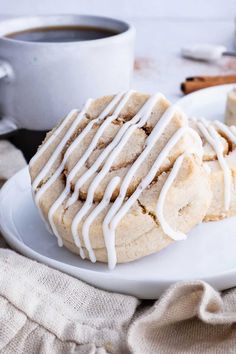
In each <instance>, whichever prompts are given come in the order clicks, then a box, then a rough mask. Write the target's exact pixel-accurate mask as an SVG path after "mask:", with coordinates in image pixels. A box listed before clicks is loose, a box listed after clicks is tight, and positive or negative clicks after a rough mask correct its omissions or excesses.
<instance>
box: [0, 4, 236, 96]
mask: <svg viewBox="0 0 236 354" xmlns="http://www.w3.org/2000/svg"><path fill="white" fill-rule="evenodd" d="M47 13H86V14H100V15H106V16H112V17H118V18H123V19H126V20H128V21H130V22H132V23H133V24H134V25H135V27H136V29H137V39H136V66H135V67H136V70H135V72H134V80H133V87H134V88H137V89H140V90H143V91H149V92H153V91H159V90H160V91H163V92H164V93H165V94H167V95H168V96H169V97H170V98H172V99H173V100H175V99H176V98H178V97H179V96H180V95H181V93H180V90H179V86H180V83H181V81H183V80H184V79H185V78H186V77H187V76H193V75H211V74H218V73H222V74H228V73H231V72H236V59H232V58H225V59H222V60H220V61H219V62H217V63H215V64H204V63H198V62H193V61H190V60H184V59H182V58H181V57H180V55H179V53H180V48H181V46H183V45H186V44H190V43H196V42H209V43H218V44H223V45H225V46H227V47H228V48H229V49H232V48H233V47H234V37H235V36H234V33H235V26H234V19H235V17H236V0H164V1H163V0H162V1H160V0H0V16H1V17H2V18H4V17H5V16H19V15H31V14H47Z"/></svg>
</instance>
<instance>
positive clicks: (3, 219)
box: [0, 168, 236, 299]
mask: <svg viewBox="0 0 236 354" xmlns="http://www.w3.org/2000/svg"><path fill="white" fill-rule="evenodd" d="M0 225H1V231H2V233H3V235H4V236H5V239H6V240H7V242H8V243H9V244H10V245H11V246H12V247H13V248H15V249H16V250H18V251H19V252H20V253H22V254H24V255H26V256H28V257H31V258H33V259H36V260H38V261H40V262H43V263H45V264H48V265H49V266H52V267H54V268H57V269H59V270H62V271H64V272H66V273H68V274H71V275H73V276H75V277H77V278H79V279H82V280H84V281H86V282H88V283H90V284H93V285H95V286H97V287H99V288H102V289H106V290H111V291H116V292H121V293H126V294H130V295H135V296H137V297H139V298H154V299H155V298H157V297H159V296H160V294H161V293H162V292H163V291H164V290H165V289H166V288H167V287H168V286H169V285H170V284H171V283H173V282H176V281H177V280H187V279H204V280H206V281H208V282H210V283H211V284H212V285H214V286H215V287H216V288H218V289H226V288H228V287H231V286H234V285H236V257H235V254H236V218H230V219H227V220H224V221H220V222H214V223H213V222H212V223H208V224H202V225H199V226H197V227H196V228H195V229H194V230H193V231H192V232H191V234H190V235H189V237H188V239H187V240H186V241H183V242H176V243H174V244H172V245H171V246H169V247H168V248H166V249H164V250H162V251H161V252H159V253H158V254H155V255H151V256H147V257H145V258H143V259H140V260H138V261H134V262H131V263H127V264H120V265H118V266H117V267H116V269H115V270H114V271H109V270H108V269H107V267H106V265H104V264H101V263H100V264H99V263H96V264H92V263H90V262H89V261H84V260H81V259H80V258H79V257H78V256H75V255H73V254H72V253H70V252H69V251H67V250H66V249H65V248H59V247H58V246H57V242H56V238H55V237H54V236H52V235H51V234H49V233H48V232H47V230H46V228H45V226H44V224H43V222H42V221H41V219H40V217H39V214H38V211H37V209H36V207H35V205H34V203H33V200H32V196H31V188H30V180H29V173H28V168H24V169H23V170H21V171H20V172H18V173H17V174H16V175H15V176H14V177H12V178H11V179H10V180H9V181H8V182H7V183H6V184H5V185H4V187H3V188H2V190H1V193H0Z"/></svg>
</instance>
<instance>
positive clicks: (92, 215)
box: [31, 91, 203, 269]
mask: <svg viewBox="0 0 236 354" xmlns="http://www.w3.org/2000/svg"><path fill="white" fill-rule="evenodd" d="M133 92H134V91H129V92H127V93H126V94H123V93H121V94H118V95H116V96H115V97H114V98H113V99H112V100H111V102H110V103H109V104H108V105H107V106H106V108H105V109H104V110H103V112H102V113H101V114H100V115H99V117H98V118H96V119H94V120H92V121H90V122H89V123H88V124H87V125H86V127H85V128H84V129H83V130H82V131H81V133H80V134H79V135H78V136H77V137H76V139H75V140H74V141H73V142H72V144H71V145H70V146H69V147H68V148H67V150H66V152H65V155H64V157H63V160H62V162H61V163H60V165H59V166H58V167H57V169H56V170H55V172H54V173H52V175H51V176H50V177H49V178H48V180H47V182H46V183H44V184H43V185H42V187H41V188H40V189H39V190H38V191H37V192H36V194H35V200H36V203H37V204H38V203H39V200H40V198H41V196H42V195H43V193H45V191H46V190H47V189H48V188H49V187H50V186H51V185H52V184H53V183H54V182H55V181H56V180H57V178H60V175H61V173H62V172H63V170H64V168H65V165H66V162H67V160H68V158H69V156H70V155H71V154H72V152H73V151H74V149H75V148H76V147H77V146H78V144H80V143H81V142H82V140H83V139H84V138H85V137H86V135H87V134H88V133H89V132H90V131H91V129H92V128H93V126H94V124H96V123H98V122H99V121H103V120H104V121H103V122H102V124H101V125H100V126H99V128H98V130H97V132H96V133H95V135H94V137H93V138H92V141H91V143H90V145H89V146H88V148H87V149H86V150H85V152H84V154H83V155H82V157H81V158H80V159H79V161H78V162H77V163H76V164H75V166H74V167H73V168H72V170H71V171H70V173H69V174H68V176H67V180H66V186H65V188H64V190H63V191H62V193H61V194H60V195H59V197H58V198H57V200H56V201H55V202H54V203H53V204H52V206H51V207H50V210H49V213H48V220H49V223H50V225H51V228H52V230H53V232H54V234H55V235H56V237H57V239H58V244H59V245H60V246H62V244H63V243H62V239H61V238H60V235H59V233H58V231H57V229H56V226H55V224H54V220H53V219H54V216H55V212H56V211H57V209H58V208H59V207H60V206H61V205H62V203H63V202H64V201H65V200H66V198H68V196H69V194H70V193H71V188H70V187H71V182H72V180H73V179H74V178H75V176H76V174H77V173H78V172H79V171H80V170H81V168H82V167H83V166H84V164H85V162H86V161H87V159H88V158H89V156H90V155H91V153H92V152H93V150H94V149H95V148H96V146H97V144H98V142H99V139H100V138H101V136H102V134H103V133H104V131H105V129H106V128H107V127H108V126H109V124H110V123H111V122H112V121H113V120H115V119H117V118H118V116H119V115H120V113H121V111H122V109H123V108H124V106H125V105H126V103H127V102H128V100H129V98H130V96H131V95H132V94H133ZM163 97H164V96H163V95H161V94H159V93H158V94H155V95H153V96H151V97H150V98H149V99H148V100H147V101H146V102H145V104H144V105H143V106H142V107H141V109H140V110H139V111H138V113H137V114H136V115H135V116H134V117H133V118H132V119H131V120H129V121H127V122H125V123H124V124H123V125H122V126H121V128H120V129H119V131H118V132H117V134H116V135H115V137H114V138H113V140H112V142H111V143H109V144H108V145H107V146H106V148H105V149H103V151H102V152H101V154H100V155H99V156H98V157H97V159H96V160H95V162H94V163H93V164H92V165H91V166H90V168H89V169H88V170H87V171H86V172H85V173H83V174H82V175H81V176H80V177H79V178H78V180H77V181H76V183H75V187H74V191H73V193H72V195H71V196H70V198H69V199H68V200H67V203H66V207H69V206H70V205H72V204H73V203H75V202H76V201H77V200H78V197H79V190H80V188H81V187H82V186H83V184H84V183H85V182H87V180H88V179H89V178H90V177H91V176H93V175H95V173H96V172H97V171H98V170H99V169H100V168H101V169H100V170H99V172H98V173H97V174H96V175H95V177H94V178H93V180H92V182H91V184H90V186H89V188H88V192H87V198H86V200H85V202H84V204H83V206H82V207H81V208H80V210H79V211H78V212H77V213H76V215H75V217H74V218H73V221H72V225H71V231H72V235H73V239H74V242H75V244H76V246H77V247H78V248H79V250H80V255H81V257H82V258H84V257H85V254H84V250H83V248H82V245H81V241H80V235H79V234H78V226H79V224H80V222H81V220H82V219H83V218H84V217H85V218H84V220H83V226H82V235H81V236H82V237H83V242H84V246H85V248H86V250H87V251H88V254H89V257H90V259H91V261H92V262H95V261H96V257H95V254H94V251H93V249H92V247H91V243H90V235H89V231H90V227H91V225H92V223H93V221H94V220H95V219H96V217H98V215H99V214H100V213H101V212H102V211H104V210H105V209H107V207H108V205H109V203H110V200H111V197H112V195H113V193H114V191H115V190H116V188H117V186H118V185H119V183H120V181H121V179H120V177H118V176H115V177H114V178H112V179H111V181H110V182H109V183H108V186H107V187H106V190H105V193H104V196H103V198H102V200H101V201H100V202H99V203H98V204H97V205H94V194H95V191H96V189H97V187H98V186H99V184H100V182H101V181H102V179H103V178H104V177H105V176H106V174H107V173H108V172H109V170H110V168H111V166H112V164H113V163H114V161H115V159H116V158H117V156H118V155H119V154H120V152H121V151H122V149H123V147H124V146H125V144H127V142H128V141H129V138H130V137H131V135H132V134H133V132H134V131H135V130H136V129H137V128H141V127H142V126H144V125H145V124H146V123H147V121H148V119H149V118H150V115H151V112H152V110H153V108H154V106H155V105H156V103H157V102H158V100H160V99H162V98H163ZM91 101H92V100H91V99H90V100H88V101H87V103H86V104H85V106H84V108H83V110H82V111H81V112H80V113H79V114H78V116H77V117H76V118H75V120H74V121H73V123H72V124H71V126H70V127H69V129H68V130H67V132H66V133H65V135H64V137H63V138H62V140H61V142H60V143H59V145H58V146H57V147H56V149H55V151H54V152H53V153H52V155H51V157H50V158H49V160H48V161H47V163H46V164H45V166H44V167H43V168H42V170H41V171H40V173H39V174H38V176H37V177H36V178H35V180H34V183H33V188H34V189H35V190H36V189H37V186H38V184H39V183H40V182H41V181H42V179H43V178H45V176H47V174H48V173H49V172H50V169H51V167H52V165H53V164H54V162H55V161H56V160H57V158H58V157H59V155H60V153H61V151H62V149H63V148H64V147H65V146H66V143H67V141H68V140H69V139H70V138H71V136H72V135H73V134H74V131H75V130H76V127H77V126H78V124H79V123H80V121H81V120H82V119H83V117H84V115H85V114H86V111H87V109H88V107H89V106H90V104H91ZM115 106H116V108H115ZM114 108H115V110H114V113H113V114H112V115H111V116H108V114H109V113H110V112H111V111H112V110H113V109H114ZM178 110H179V108H177V107H175V106H172V107H170V108H168V109H167V110H166V112H165V113H164V114H163V115H162V117H161V118H160V120H159V121H158V123H157V124H156V125H155V127H154V128H153V130H152V132H151V134H150V135H149V136H148V138H147V139H146V143H145V147H144V150H143V151H142V153H141V154H140V155H139V156H138V158H137V159H136V160H135V161H134V163H133V164H132V165H131V167H130V168H129V170H128V172H127V173H126V175H125V177H124V179H123V180H122V182H121V186H120V190H119V195H118V197H117V198H116V199H115V201H114V202H113V204H112V205H111V207H110V208H109V210H108V212H107V213H106V216H105V218H104V220H103V225H102V226H103V233H104V241H105V245H106V249H107V254H108V264H109V268H110V269H112V268H114V266H115V264H116V251H115V231H116V227H117V225H118V223H119V222H120V220H121V219H122V218H123V217H124V215H125V214H126V213H127V212H128V210H129V209H130V208H131V207H132V205H133V204H134V203H135V202H136V201H137V200H138V198H139V196H140V194H141V193H142V192H143V190H144V189H145V188H147V186H148V185H149V184H150V183H151V182H152V180H153V179H154V178H155V176H156V174H157V172H158V170H160V167H161V165H162V164H163V162H164V161H165V159H166V158H167V157H168V155H169V153H170V151H171V150H172V149H173V147H174V146H175V145H176V143H177V142H178V141H179V140H180V139H181V138H182V137H183V136H184V135H185V134H186V133H188V134H190V135H192V137H193V144H191V151H190V153H194V154H195V155H198V156H199V157H200V158H202V154H203V150H202V142H201V139H200V137H199V136H198V134H197V133H196V132H195V131H194V130H193V129H191V128H189V127H188V125H187V120H186V122H185V124H186V125H185V126H183V127H181V128H180V129H179V130H178V131H177V132H175V133H174V134H173V136H172V137H171V138H170V139H169V141H168V142H167V144H166V146H165V147H164V148H163V149H162V151H161V152H160V153H159V155H158V156H157V158H156V160H155V162H154V163H153V165H152V167H151V169H150V171H149V172H148V174H147V175H146V176H145V177H144V178H143V180H142V181H141V182H140V184H139V185H138V187H137V188H136V190H135V191H134V192H133V194H132V195H131V196H130V197H129V198H128V199H127V200H125V198H126V194H127V190H128V187H129V185H130V183H131V181H132V178H133V176H134V174H135V173H136V172H137V170H138V169H139V167H140V166H141V164H142V162H143V161H145V159H146V158H147V156H148V154H149V153H150V151H151V149H152V148H153V146H154V145H155V144H156V142H157V141H158V139H160V137H161V135H162V134H163V132H164V130H165V129H166V127H167V126H168V124H169V123H170V121H171V119H172V118H173V115H174V114H175V113H176V112H177V111H178ZM75 113H77V111H72V112H71V113H70V114H69V115H68V116H67V118H66V119H65V121H64V122H63V123H62V124H61V125H60V126H59V127H58V128H57V129H56V130H55V132H54V133H53V135H52V136H51V137H50V138H49V139H48V141H47V142H46V143H45V144H44V145H43V146H42V148H41V149H40V150H39V152H38V153H37V154H36V156H35V157H34V159H33V160H32V161H31V164H32V163H34V162H35V161H36V160H37V158H39V157H40V156H41V154H42V153H43V152H45V150H46V149H47V148H48V147H49V146H50V144H51V143H52V142H53V141H54V139H55V138H56V137H57V136H58V134H60V132H61V131H62V130H63V128H64V127H65V126H66V124H67V123H68V122H69V121H70V119H71V117H72V116H73V115H74V114H75ZM184 156H185V155H181V156H179V157H178V158H177V160H176V162H175V164H174V166H173V168H172V171H171V172H170V174H169V176H168V178H167V180H166V182H165V184H164V186H163V188H162V191H161V193H160V197H159V200H158V201H157V207H156V210H157V216H158V220H159V222H160V225H161V226H162V228H163V231H164V232H165V233H166V234H167V235H169V237H171V238H173V239H174V240H180V239H184V238H186V236H185V235H184V234H182V233H181V232H179V231H175V230H173V229H172V228H171V227H170V226H169V225H168V223H167V221H166V220H165V218H164V214H163V208H164V203H165V199H166V195H167V193H168V190H169V189H170V187H171V185H172V183H173V181H174V180H175V178H176V176H177V175H178V172H179V169H180V168H181V164H182V162H183V159H184ZM103 163H104V164H103ZM101 166H102V167H101Z"/></svg>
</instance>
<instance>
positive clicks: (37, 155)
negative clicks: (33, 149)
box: [29, 109, 78, 167]
mask: <svg viewBox="0 0 236 354" xmlns="http://www.w3.org/2000/svg"><path fill="white" fill-rule="evenodd" d="M75 114H78V110H77V109H73V110H72V111H71V112H70V113H69V114H68V115H67V116H66V117H65V119H64V120H63V121H62V122H61V123H60V125H59V126H58V127H57V128H56V129H55V131H54V132H53V133H52V134H51V136H50V137H49V138H48V140H47V141H45V143H44V144H43V145H42V146H41V147H40V149H39V150H38V151H37V153H36V154H35V155H34V156H33V157H32V159H31V160H30V163H29V166H30V167H32V165H33V164H34V163H35V162H36V161H37V160H38V158H39V157H40V156H42V155H43V153H44V152H45V151H46V150H47V148H48V147H49V146H50V145H51V144H52V143H53V142H54V140H55V139H56V138H57V136H58V135H59V134H60V133H61V131H62V130H63V129H64V128H65V126H66V125H67V123H69V121H70V120H71V118H72V117H73V116H74V115H75Z"/></svg>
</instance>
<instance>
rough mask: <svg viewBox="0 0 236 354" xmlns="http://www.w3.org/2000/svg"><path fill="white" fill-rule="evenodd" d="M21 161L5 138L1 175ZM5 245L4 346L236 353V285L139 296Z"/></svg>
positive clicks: (9, 349)
mask: <svg viewBox="0 0 236 354" xmlns="http://www.w3.org/2000/svg"><path fill="white" fill-rule="evenodd" d="M24 165H25V161H24V158H23V156H22V154H21V153H20V151H19V150H17V149H15V148H14V147H13V146H12V145H11V144H10V143H9V142H6V141H0V181H1V182H2V183H3V182H4V180H6V179H7V178H9V177H10V176H11V175H12V174H14V173H15V172H16V171H17V170H18V169H19V168H21V167H23V166H24ZM32 237H33V235H32ZM4 246H5V247H6V245H5V244H4V243H3V242H2V239H1V238H0V247H1V248H0V353H3V354H14V353H16V354H18V353H19V354H20V353H22V354H23V353H27V354H28V353H29V354H37V353H40V354H49V353H50V354H63V353H66V354H67V353H69V354H108V353H113V354H119V353H125V354H126V353H127V354H128V353H137V354H153V353H161V354H162V353H164V354H169V353H177V354H178V353H194V354H195V353H214V354H216V353H223V354H224V353H225V354H226V353H236V326H235V322H236V289H231V290H229V291H225V292H223V293H222V294H220V293H219V292H217V291H215V290H214V289H213V288H212V287H211V286H210V285H209V284H206V283H205V282H203V281H192V282H190V281H189V282H179V283H176V284H174V285H173V286H171V287H170V288H169V289H168V290H167V291H166V292H165V294H163V296H162V297H161V299H159V300H157V301H155V302H154V301H143V302H141V301H140V300H138V299H136V298H135V297H133V296H128V295H122V294H115V293H110V292H107V291H103V290H99V289H96V288H94V287H92V286H90V285H88V284H85V283H84V282H82V281H80V280H78V279H74V278H73V277H71V276H69V275H66V274H64V273H62V272H59V271H57V270H55V269H51V268H49V267H47V266H45V265H43V264H40V263H38V262H35V261H32V260H30V259H27V258H26V257H23V256H21V255H19V254H17V253H16V252H14V251H12V250H10V249H9V248H4Z"/></svg>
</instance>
